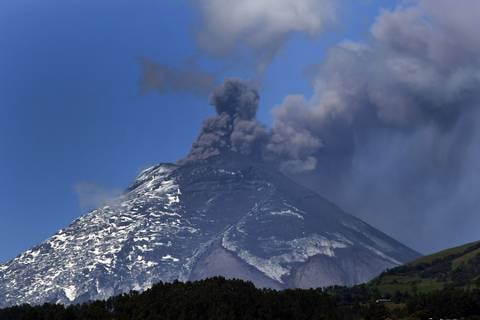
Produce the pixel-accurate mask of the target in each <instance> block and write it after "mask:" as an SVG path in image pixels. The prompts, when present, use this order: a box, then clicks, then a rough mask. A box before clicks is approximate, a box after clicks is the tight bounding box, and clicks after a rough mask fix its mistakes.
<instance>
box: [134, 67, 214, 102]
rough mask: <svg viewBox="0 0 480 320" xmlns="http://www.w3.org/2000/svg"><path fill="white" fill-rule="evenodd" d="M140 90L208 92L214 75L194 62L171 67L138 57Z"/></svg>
mask: <svg viewBox="0 0 480 320" xmlns="http://www.w3.org/2000/svg"><path fill="white" fill-rule="evenodd" d="M139 65H140V68H141V70H140V72H141V78H140V91H141V93H148V92H151V91H157V92H159V93H170V92H180V93H193V94H200V95H203V94H208V93H210V92H211V91H212V90H213V89H214V88H215V81H216V76H215V75H214V74H213V73H210V72H207V71H203V70H201V69H199V67H198V66H196V65H195V64H187V66H186V67H185V68H172V67H169V66H166V65H163V64H159V63H156V62H154V61H152V60H150V59H147V58H141V59H139Z"/></svg>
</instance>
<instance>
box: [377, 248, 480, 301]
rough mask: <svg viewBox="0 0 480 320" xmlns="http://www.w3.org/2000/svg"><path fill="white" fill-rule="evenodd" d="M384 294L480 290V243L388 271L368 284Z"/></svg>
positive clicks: (442, 252) (427, 257)
mask: <svg viewBox="0 0 480 320" xmlns="http://www.w3.org/2000/svg"><path fill="white" fill-rule="evenodd" d="M369 286H371V287H372V288H376V289H378V290H379V291H380V292H381V293H384V294H385V293H389V294H395V293H396V292H397V291H399V292H402V293H404V292H408V293H415V292H418V293H421V292H429V291H432V290H436V289H443V288H480V241H477V242H473V243H469V244H466V245H463V246H460V247H455V248H451V249H447V250H444V251H440V252H438V253H435V254H433V255H429V256H425V257H422V258H420V259H418V260H415V261H413V262H411V263H409V264H406V265H403V266H400V267H397V268H394V269H391V270H388V271H386V272H384V273H382V274H381V275H380V276H379V277H377V278H376V279H374V280H372V281H371V282H370V283H369Z"/></svg>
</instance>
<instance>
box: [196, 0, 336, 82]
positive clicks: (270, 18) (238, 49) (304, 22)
mask: <svg viewBox="0 0 480 320" xmlns="http://www.w3.org/2000/svg"><path fill="white" fill-rule="evenodd" d="M192 1H193V3H195V4H196V6H197V7H198V9H199V12H200V17H201V20H202V21H201V24H200V28H199V31H198V33H197V39H198V43H199V45H200V47H201V48H202V49H204V50H205V51H206V52H208V53H210V54H214V55H227V54H228V55H229V56H230V57H231V56H237V55H239V54H242V53H245V51H247V53H250V54H253V58H254V61H253V63H254V64H255V66H256V68H257V71H258V72H259V73H262V72H263V70H264V69H265V67H266V66H267V65H268V64H269V63H270V62H271V60H272V59H273V57H274V56H275V54H276V53H277V52H278V51H279V50H280V48H281V47H282V46H283V44H284V43H285V41H286V40H287V39H288V37H289V36H290V35H291V34H292V33H296V32H298V33H305V34H307V35H309V36H311V37H314V36H317V35H318V34H319V33H320V32H322V31H323V30H324V29H325V28H326V27H328V26H329V25H331V24H333V23H334V22H335V18H336V12H337V10H338V8H337V6H338V5H339V1H337V0H261V1H259V0H242V1H238V0H192Z"/></svg>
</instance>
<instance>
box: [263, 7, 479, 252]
mask: <svg viewBox="0 0 480 320" xmlns="http://www.w3.org/2000/svg"><path fill="white" fill-rule="evenodd" d="M479 15H480V2H478V1H475V0H462V1H449V0H425V1H420V2H418V3H416V4H414V5H410V6H402V7H399V8H397V9H395V10H393V11H384V12H383V13H382V14H381V15H380V16H379V17H378V18H377V20H376V22H375V23H374V25H373V26H372V28H371V39H370V40H369V41H368V42H367V43H354V42H347V41H346V42H343V43H341V44H340V45H338V46H337V47H336V48H334V49H332V50H331V52H330V54H329V57H328V58H327V60H326V61H325V62H324V63H323V64H321V65H320V66H317V67H315V68H316V70H317V77H316V78H315V80H314V92H315V93H314V95H313V96H312V97H311V98H309V99H306V98H304V97H302V96H289V97H287V98H286V99H285V100H284V102H283V104H282V105H281V106H279V107H277V108H276V109H275V110H274V112H273V114H274V123H273V138H272V142H270V144H269V150H270V151H272V152H273V153H275V154H278V155H280V158H279V160H281V163H282V164H283V165H284V166H285V167H286V168H288V169H290V171H292V170H293V171H297V172H298V171H301V170H305V169H312V168H313V165H314V161H315V162H316V167H315V170H313V171H311V172H308V173H305V174H303V175H300V176H298V175H297V176H296V177H297V178H300V179H302V181H304V182H305V183H308V184H309V185H310V186H311V187H312V188H315V189H316V190H318V191H319V192H320V193H322V194H324V195H326V196H327V197H328V198H330V199H332V200H333V201H335V202H337V203H338V204H340V205H341V206H343V207H344V208H345V209H347V210H348V211H350V212H353V213H356V214H358V215H360V216H361V217H363V218H365V219H366V220H367V221H369V222H372V223H373V224H374V225H377V226H379V227H380V229H382V230H384V231H386V232H387V233H389V234H391V235H393V236H395V237H397V238H398V239H400V240H403V241H405V242H407V243H408V244H410V245H412V246H413V247H415V248H417V249H420V250H425V251H431V250H432V249H439V248H441V247H445V246H448V245H452V243H460V242H463V241H468V240H473V239H475V238H478V229H477V230H475V229H476V227H473V226H478V225H480V219H479V218H478V213H477V212H478V209H479V207H480V202H479V201H478V200H476V199H477V197H478V195H477V192H476V191H475V190H478V187H480V180H478V179H477V178H479V175H480V174H479V166H478V163H479V156H480V154H479V151H478V147H477V146H478V145H480V140H479V139H480V133H479V129H477V127H478V121H480V116H479V111H478V107H479V104H480V38H479V37H478V36H477V35H476V32H477V31H476V30H480V20H479V19H478V16H479ZM294 146H296V148H297V149H295V147H294ZM289 152H291V153H293V154H289ZM289 155H293V156H294V157H296V158H297V159H295V160H294V161H292V160H291V159H288V156H289ZM312 159H314V161H312ZM474 177H475V178H474ZM459 190H461V192H459ZM458 230H462V231H463V230H465V231H463V232H462V233H459V232H458ZM432 239H434V240H433V241H434V243H432Z"/></svg>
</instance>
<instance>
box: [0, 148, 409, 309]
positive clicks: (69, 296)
mask: <svg viewBox="0 0 480 320" xmlns="http://www.w3.org/2000/svg"><path fill="white" fill-rule="evenodd" d="M416 257H418V254H417V253H416V252H414V251H412V250H410V249H408V248H407V247H405V246H403V245H401V244H400V243H398V242H396V241H395V240H393V239H391V238H390V237H388V236H386V235H385V234H383V233H381V232H379V231H378V230H376V229H374V228H372V227H370V226H369V225H367V224H366V223H364V222H362V221H360V220H359V219H357V218H354V217H353V216H351V215H348V214H347V213H345V212H343V211H342V210H340V209H339V208H338V207H336V206H335V205H334V204H332V203H330V202H329V201H327V200H325V199H323V198H322V197H320V196H319V195H317V194H316V193H314V192H312V191H310V190H308V189H306V188H304V187H302V186H300V185H298V184H296V183H294V182H293V181H291V180H290V179H288V178H287V177H286V176H284V175H283V174H281V173H280V172H278V171H276V170H275V169H272V168H271V166H269V165H267V164H264V163H261V162H256V161H254V160H252V159H250V158H246V157H243V156H241V155H239V154H237V153H234V152H224V153H222V154H221V155H219V156H215V157H211V158H208V159H206V160H202V161H196V162H193V163H188V164H183V165H174V164H161V165H158V166H155V167H152V168H149V169H147V170H145V171H143V172H142V173H141V174H140V175H139V176H138V178H137V179H136V181H135V182H134V183H133V184H132V186H131V187H129V188H128V189H127V191H126V192H125V194H124V195H123V196H121V197H120V198H118V199H117V200H116V201H115V202H114V203H111V204H109V205H108V206H104V207H102V208H99V209H97V210H94V211H92V212H90V213H88V214H86V215H84V216H82V217H80V218H79V219H77V220H76V221H74V222H73V223H72V224H71V225H70V226H68V227H67V228H65V229H62V230H60V231H59V232H57V233H56V234H55V235H54V236H52V237H51V238H49V239H48V240H47V241H45V242H44V243H42V244H41V245H39V246H37V247H35V248H33V249H31V250H28V251H26V252H24V253H23V254H21V255H20V256H19V257H17V258H15V259H14V260H12V261H10V262H8V263H7V264H5V265H3V266H0V306H2V307H4V306H9V305H13V304H21V303H31V304H38V303H43V302H59V303H66V304H68V303H72V302H83V301H86V300H91V299H103V298H106V297H109V296H112V295H115V294H119V293H123V292H126V291H129V290H131V289H135V290H143V289H145V288H148V287H150V286H151V285H152V284H154V283H156V282H159V281H173V280H175V279H179V280H195V279H201V278H205V277H209V276H213V275H224V276H226V277H236V278H242V279H248V280H252V281H253V282H254V283H255V284H256V285H257V286H259V287H270V288H278V289H281V288H289V287H302V288H309V287H318V286H327V285H332V284H345V285H351V284H355V283H359V282H363V281H367V280H369V279H371V278H372V277H374V276H375V275H377V274H378V273H380V272H381V271H383V270H385V269H387V268H391V267H394V266H397V265H400V264H402V263H404V262H407V261H410V260H413V259H414V258H416Z"/></svg>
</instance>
